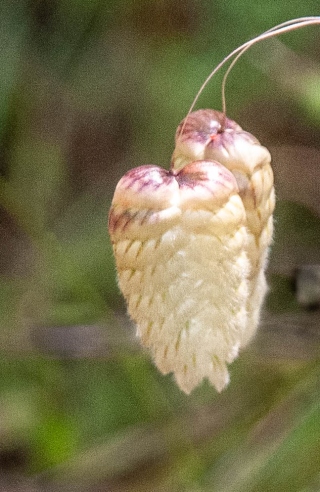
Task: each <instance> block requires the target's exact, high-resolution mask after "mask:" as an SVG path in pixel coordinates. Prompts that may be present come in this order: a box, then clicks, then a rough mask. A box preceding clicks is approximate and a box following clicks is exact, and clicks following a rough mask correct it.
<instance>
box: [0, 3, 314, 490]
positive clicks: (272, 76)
mask: <svg viewBox="0 0 320 492" xmlns="http://www.w3.org/2000/svg"><path fill="white" fill-rule="evenodd" d="M318 9H319V2H318V0H317V1H315V0H303V1H295V0H290V1H289V0H283V1H282V2H265V1H254V2H253V1H252V0H245V1H242V2H239V1H237V0H229V1H227V2H223V1H220V2H218V1H209V0H207V1H206V0H205V1H200V0H184V1H183V2H182V1H179V0H144V1H143V0H140V1H139V0H136V1H130V0H118V1H112V0H104V1H103V0H30V1H26V0H2V1H1V4H0V47H1V48H0V66H1V70H0V314H1V316H0V352H1V354H0V355H1V357H0V489H1V490H4V491H8V492H11V491H25V492H28V491H30V492H31V491H32V492H40V491H41V492H42V491H49V492H50V491H62V492H63V491H67V490H68V491H69V490H71V491H73V490H77V491H85V492H91V491H92V492H98V491H99V492H100V491H112V492H118V491H119V492H120V491H121V492H134V491H139V492H140V491H141V492H144V491H145V492H150V491H154V492H162V491H168V492H212V491H218V492H220V491H223V492H260V491H264V492H269V491H270V492H271V491H272V492H278V491H279V492H280V491H281V492H283V491H290V492H294V491H299V492H313V491H314V492H315V491H319V490H320V397H319V389H320V384H319V383H320V381H319V376H320V368H319V355H320V350H319V349H320V331H319V329H320V324H319V321H320V314H319V309H317V308H318V301H317V299H318V300H319V298H320V295H319V289H320V287H319V282H320V281H319V277H320V274H319V267H316V266H314V267H312V268H305V266H306V265H319V264H320V184H319V183H320V92H319V86H320V26H316V27H308V28H305V29H302V30H299V31H297V32H294V33H290V34H288V35H286V36H282V37H280V38H279V39H277V40H270V41H265V42H263V43H261V44H260V45H259V46H257V47H254V48H252V49H251V50H250V51H249V52H248V53H247V54H246V55H245V56H244V57H243V58H242V59H241V61H240V62H239V63H238V64H237V66H236V67H235V68H234V70H233V72H232V74H231V75H230V77H229V80H228V83H227V92H226V98H227V113H228V116H229V117H230V118H232V119H235V120H236V121H237V122H238V123H239V124H240V125H241V126H242V127H243V128H244V129H246V130H247V131H249V132H251V133H253V134H254V135H255V136H256V137H257V138H258V139H259V140H260V141H261V143H263V145H265V146H266V147H268V149H269V150H270V151H271V154H272V156H273V165H274V172H275V181H276V190H277V197H278V203H277V209H276V214H275V227H276V233H275V239H274V244H273V248H272V254H271V259H270V265H269V269H268V276H269V283H270V292H269V295H268V298H267V301H266V309H265V312H264V314H263V320H262V323H261V328H260V331H259V334H258V336H257V337H256V339H255V341H254V342H253V343H252V344H251V346H250V347H249V348H248V349H247V350H246V351H245V352H243V353H242V354H241V356H240V358H239V359H238V360H237V361H236V362H235V363H234V364H233V365H232V367H231V384H230V385H229V387H228V388H227V390H225V391H224V392H223V393H222V394H221V395H218V394H217V393H216V392H215V390H214V389H213V388H212V387H210V386H209V385H208V384H206V383H204V384H203V385H202V386H200V387H199V388H197V389H196V390H195V391H194V392H193V393H192V395H191V396H189V397H187V396H186V395H184V394H182V393H181V392H180V391H179V389H178V387H177V386H176V385H175V383H174V381H173V379H172V377H171V376H166V377H163V376H161V375H160V374H159V373H158V372H157V370H156V369H155V367H154V366H153V364H152V361H151V360H150V358H149V355H148V354H146V353H145V352H144V351H143V350H142V349H141V348H140V346H139V344H138V341H137V340H136V338H135V329H134V327H133V326H132V325H131V323H130V321H129V319H128V318H127V316H126V310H125V305H124V301H123V299H122V297H121V296H120V293H119V291H118V288H117V285H116V277H115V267H114V261H113V257H112V250H111V245H110V241H109V238H108V233H107V216H108V210H109V207H110V203H111V199H112V194H113V191H114V188H115V186H116V183H117V181H118V180H119V179H120V178H121V176H122V175H123V174H124V172H125V171H126V170H128V169H130V168H132V167H136V166H138V165H142V164H150V163H152V164H157V165H161V166H164V167H169V163H170V157H171V154H172V152H173V147H174V134H175V130H176V127H177V125H178V124H179V122H180V120H181V119H182V118H183V117H184V116H185V115H186V113H187V111H188V109H189V107H190V105H191V103H192V100H193V98H194V96H195V94H196V93H197V91H198V89H199V87H200V86H201V84H202V82H203V81H204V80H205V78H206V77H207V75H208V74H209V73H210V72H211V70H212V69H213V68H214V67H215V65H216V64H217V63H219V62H220V61H221V60H222V59H223V58H224V57H225V56H226V55H227V54H228V53H229V52H230V51H231V50H233V49H234V48H236V47H237V46H238V45H240V44H242V43H243V42H245V41H246V40H248V39H250V38H252V37H253V36H255V35H258V34H260V33H261V32H262V31H264V30H266V29H269V28H270V27H272V26H274V25H275V24H277V23H280V22H283V21H286V20H288V19H291V18H294V17H298V16H305V15H316V14H317V13H318V12H317V11H318ZM220 92H221V75H220V74H218V75H217V76H216V77H215V78H214V79H213V80H212V81H211V82H210V84H209V85H208V86H207V88H206V89H205V91H204V92H203V94H202V96H201V98H200V100H199V102H198V105H197V108H200V107H211V108H214V109H221V96H220Z"/></svg>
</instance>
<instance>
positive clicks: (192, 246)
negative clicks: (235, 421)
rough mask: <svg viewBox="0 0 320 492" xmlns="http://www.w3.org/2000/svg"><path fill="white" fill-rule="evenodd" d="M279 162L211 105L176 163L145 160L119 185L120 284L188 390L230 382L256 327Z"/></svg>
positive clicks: (144, 330)
mask: <svg viewBox="0 0 320 492" xmlns="http://www.w3.org/2000/svg"><path fill="white" fill-rule="evenodd" d="M203 116H204V117H205V120H206V121H207V123H208V124H209V129H210V131H209V130H208V128H207V127H208V125H206V124H205V122H204V121H203V118H202V117H203ZM194 118H195V119H194ZM221 119H223V121H224V125H226V122H230V126H232V128H230V131H228V133H227V127H226V126H224V127H222V126H221V121H220V120H221ZM219 121H220V123H219ZM192 122H194V125H193V126H192ZM197 125H198V127H197ZM202 125H203V126H202ZM181 128H182V127H181V126H180V130H181ZM180 130H179V129H178V133H177V135H179V131H180ZM207 130H208V131H207ZM206 132H207V133H206ZM224 136H225V137H226V140H227V141H228V144H227V145H226V142H225V141H224V139H223V137H224ZM215 139H216V142H215V144H216V148H217V149H216V157H213V155H212V154H210V155H209V148H210V146H212V147H214V145H212V142H214V141H215ZM232 146H236V148H235V149H234V150H231V149H232ZM210 152H211V150H210ZM246 153H247V160H245V159H246ZM217 161H219V162H217ZM229 161H230V162H233V163H234V164H230V162H229ZM269 163H270V158H269V153H268V151H267V150H266V149H264V148H263V147H261V146H260V145H259V143H258V142H257V140H256V139H255V138H254V137H252V136H251V135H250V134H248V133H246V132H243V131H242V130H241V128H240V127H239V126H238V125H236V123H234V122H231V121H230V120H226V118H225V117H224V116H223V115H221V114H220V113H218V112H215V111H210V110H203V111H197V112H195V113H192V114H191V115H190V116H189V118H188V120H187V124H186V125H185V127H184V129H183V132H182V134H181V135H180V138H178V139H177V143H176V149H175V152H174V155H173V162H172V166H171V169H170V170H169V171H167V170H164V169H162V168H160V167H157V166H153V165H148V166H140V167H137V168H135V169H132V170H131V171H129V172H128V173H126V174H125V176H124V177H123V178H122V179H121V180H120V182H119V183H118V185H117V187H116V190H115V193H114V197H113V201H112V206H111V210H110V214H109V233H110V237H111V240H112V244H113V250H114V255H115V260H116V267H117V273H118V282H119V287H120V289H121V291H122V293H123V295H124V297H125V299H126V301H127V306H128V312H129V315H130V316H131V318H132V319H133V321H134V322H135V323H136V326H137V334H138V336H139V337H140V340H141V342H142V344H143V345H144V346H146V347H148V348H149V349H150V351H151V353H152V356H153V359H154V361H155V364H156V365H157V367H158V368H159V370H160V371H161V372H162V373H163V374H167V373H169V372H173V373H174V375H175V379H176V381H177V384H178V385H179V387H180V388H181V389H182V390H183V391H185V392H186V393H190V392H191V391H192V390H193V388H194V387H195V386H197V385H198V384H199V383H200V382H201V381H202V379H203V378H208V379H209V380H210V382H211V383H212V384H213V385H214V386H215V387H216V389H217V390H218V391H221V390H222V389H223V388H224V387H225V386H226V384H227V383H228V381H229V374H228V369H227V365H228V364H229V363H231V362H232V361H233V360H234V359H235V358H236V357H237V355H238V351H239V349H240V348H241V347H242V346H244V345H245V344H246V343H247V342H248V341H249V339H250V338H251V337H252V335H253V333H254V332H255V329H256V326H257V323H258V318H259V312H260V308H261V304H262V301H263V297H264V294H265V291H266V283H265V278H264V267H265V263H266V257H267V248H268V245H269V243H270V241H271V235H272V219H270V216H271V213H272V210H273V204H274V195H273V191H272V189H273V188H272V172H271V168H270V164H269ZM265 167H267V169H268V170H264V168H265ZM258 169H259V172H258ZM269 169H270V171H269ZM260 173H262V175H261V174H260ZM267 183H268V185H267ZM270 183H271V184H270ZM267 189H268V190H269V191H268V197H267V196H266V195H267V191H266V190H267ZM271 202H272V205H271ZM266 209H268V210H266Z"/></svg>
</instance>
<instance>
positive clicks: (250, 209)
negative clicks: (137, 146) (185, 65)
mask: <svg viewBox="0 0 320 492" xmlns="http://www.w3.org/2000/svg"><path fill="white" fill-rule="evenodd" d="M195 159H210V160H217V161H219V162H220V163H221V164H223V165H224V166H225V167H226V168H227V169H229V171H231V172H232V173H233V175H234V176H235V178H236V181H237V183H238V187H239V195H240V197H241V199H242V202H243V205H244V208H245V211H246V218H247V221H246V224H247V229H248V243H247V246H246V251H247V255H248V259H249V261H250V275H249V278H248V281H249V287H248V288H249V296H248V300H247V312H248V322H247V328H246V330H245V332H244V338H243V340H242V343H241V345H242V346H244V345H246V344H247V343H248V342H249V341H250V340H251V338H252V336H253V335H254V333H255V332H256V329H257V327H258V324H259V318H260V311H261V307H262V303H263V300H264V297H265V294H266V291H267V283H266V279H265V268H266V264H267V257H268V250H269V246H270V243H271V240H272V233H273V218H272V213H273V210H274V207H275V192H274V187H273V172H272V168H271V158H270V154H269V152H268V150H267V149H266V148H265V147H263V146H261V145H260V143H259V142H258V140H257V139H256V138H255V137H254V136H253V135H251V134H250V133H248V132H245V131H243V130H242V128H241V127H240V126H239V125H238V124H237V123H236V122H234V121H232V120H230V119H229V118H226V116H225V115H224V114H223V113H220V112H219V111H213V110H199V111H195V112H194V113H191V114H190V115H189V117H188V118H187V120H186V121H183V122H182V123H181V124H180V126H179V127H178V130H177V134H176V148H175V151H174V155H173V166H174V168H178V169H179V168H181V167H183V166H184V165H185V164H187V163H188V162H192V161H193V160H195Z"/></svg>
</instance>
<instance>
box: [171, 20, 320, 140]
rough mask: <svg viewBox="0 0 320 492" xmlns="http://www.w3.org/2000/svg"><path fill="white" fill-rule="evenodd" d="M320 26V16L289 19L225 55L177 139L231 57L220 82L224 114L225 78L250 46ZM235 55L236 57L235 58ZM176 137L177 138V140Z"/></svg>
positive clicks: (195, 101) (198, 95)
mask: <svg viewBox="0 0 320 492" xmlns="http://www.w3.org/2000/svg"><path fill="white" fill-rule="evenodd" d="M317 24H320V16H309V17H299V18H297V19H291V20H289V21H286V22H282V23H281V24H278V25H277V26H274V27H272V28H271V29H268V30H267V31H265V32H263V33H262V34H260V35H259V36H256V37H255V38H252V39H250V40H249V41H246V42H245V43H243V44H242V45H241V46H239V47H238V48H236V49H235V50H233V51H232V52H231V53H229V55H227V56H226V57H225V58H224V59H223V60H222V61H221V62H220V63H219V64H218V65H217V66H216V67H215V68H214V70H212V72H211V73H210V74H209V75H208V77H207V78H206V79H205V81H204V82H203V84H202V86H201V87H200V89H199V91H198V93H197V94H196V96H195V98H194V100H193V102H192V104H191V107H190V109H189V111H188V113H187V115H186V117H185V119H184V124H183V125H182V128H181V130H180V133H179V137H180V135H181V134H182V132H183V130H184V126H185V124H186V121H187V118H188V116H189V115H190V113H191V112H192V111H193V108H194V106H195V105H196V103H197V101H198V99H199V97H200V95H201V93H202V92H203V90H204V88H205V87H206V85H207V84H208V83H209V82H210V80H211V79H212V77H213V76H214V75H215V74H216V73H217V72H218V71H219V70H220V69H221V68H222V67H223V66H224V65H225V64H226V63H227V62H228V61H229V60H231V59H232V57H234V56H235V59H234V60H233V61H232V62H231V64H230V66H229V68H228V70H227V72H226V74H225V75H224V78H223V81H222V111H223V113H225V110H226V101H225V85H226V80H227V77H228V75H229V73H230V71H231V70H232V68H233V67H234V65H235V63H236V62H237V61H238V60H239V58H240V57H241V56H242V55H243V54H244V53H245V52H246V51H247V50H248V49H249V48H251V46H253V45H255V44H256V43H259V42H260V41H264V40H265V39H269V38H272V37H275V36H279V35H281V34H285V33H287V32H290V31H294V30H296V29H300V28H301V27H306V26H310V25H317ZM236 55H237V56H236ZM179 137H178V138H179Z"/></svg>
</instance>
